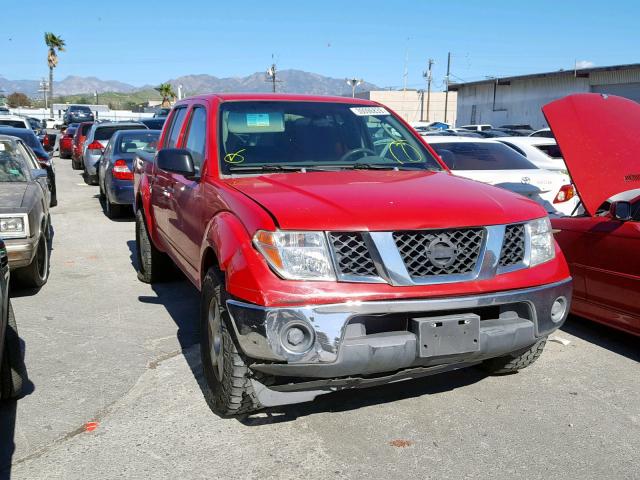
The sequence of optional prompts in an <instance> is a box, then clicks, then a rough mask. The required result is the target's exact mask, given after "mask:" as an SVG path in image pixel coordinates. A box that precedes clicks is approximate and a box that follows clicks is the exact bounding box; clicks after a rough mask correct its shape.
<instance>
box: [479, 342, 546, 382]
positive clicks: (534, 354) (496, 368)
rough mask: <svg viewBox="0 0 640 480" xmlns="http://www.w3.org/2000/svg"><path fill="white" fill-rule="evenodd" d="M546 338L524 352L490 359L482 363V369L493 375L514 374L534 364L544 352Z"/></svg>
mask: <svg viewBox="0 0 640 480" xmlns="http://www.w3.org/2000/svg"><path fill="white" fill-rule="evenodd" d="M546 343H547V337H544V338H541V339H540V340H538V341H537V342H536V343H534V344H533V345H531V346H530V347H529V348H527V349H526V350H524V351H522V350H521V351H520V352H516V353H512V354H509V355H506V356H504V357H498V358H491V359H489V360H485V361H484V362H482V368H483V369H484V370H485V371H488V372H489V373H491V374H494V375H501V374H504V373H515V372H517V371H518V370H522V369H523V368H527V367H528V366H529V365H531V364H532V363H534V362H535V361H536V360H538V358H540V355H542V351H543V350H544V346H545V344H546Z"/></svg>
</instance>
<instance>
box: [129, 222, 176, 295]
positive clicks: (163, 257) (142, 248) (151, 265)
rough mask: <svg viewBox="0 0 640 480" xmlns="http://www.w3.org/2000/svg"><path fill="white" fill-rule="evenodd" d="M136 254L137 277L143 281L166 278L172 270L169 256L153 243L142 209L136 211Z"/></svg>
mask: <svg viewBox="0 0 640 480" xmlns="http://www.w3.org/2000/svg"><path fill="white" fill-rule="evenodd" d="M136 254H137V256H138V279H139V280H140V281H141V282H144V283H155V282H160V281H162V280H167V279H168V278H169V277H170V276H171V275H170V273H171V272H172V271H173V265H172V263H171V259H170V258H169V256H168V255H167V254H166V253H164V252H161V251H160V250H158V249H157V248H156V246H155V245H154V244H153V241H152V240H151V238H150V237H149V231H148V230H147V223H146V222H145V220H144V214H143V212H142V210H138V211H137V212H136Z"/></svg>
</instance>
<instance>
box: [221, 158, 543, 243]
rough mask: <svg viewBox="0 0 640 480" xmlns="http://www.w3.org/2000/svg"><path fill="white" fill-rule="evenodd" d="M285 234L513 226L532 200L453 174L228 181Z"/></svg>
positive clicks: (526, 215)
mask: <svg viewBox="0 0 640 480" xmlns="http://www.w3.org/2000/svg"><path fill="white" fill-rule="evenodd" d="M227 182H228V184H229V185H231V186H233V187H235V188H236V189H238V190H239V191H241V192H242V193H244V194H245V195H247V196H248V197H250V198H252V199H253V200H254V201H255V202H257V203H259V204H260V205H262V206H263V207H264V208H265V209H266V210H267V211H268V212H269V213H270V214H271V215H272V216H273V217H274V219H275V221H276V224H277V225H278V226H279V227H280V228H283V229H287V230H296V229H298V230H334V231H335V230H371V231H385V230H405V229H406V230H414V229H428V228H443V227H447V228H452V227H466V226H476V225H494V224H505V223H514V222H519V221H523V220H530V219H532V218H537V217H542V216H544V215H545V211H544V209H542V208H541V207H540V206H539V205H537V204H536V203H535V202H532V201H531V200H528V199H526V198H524V197H521V196H519V195H515V194H513V193H511V192H508V191H506V190H502V189H499V188H496V187H492V186H490V185H485V184H482V183H479V182H475V181H472V180H467V179H463V178H459V177H455V176H453V175H450V174H449V173H433V172H410V171H399V172H396V171H375V170H342V171H337V172H307V173H299V172H298V173H283V174H274V175H262V176H251V177H241V178H234V179H229V180H228V181H227Z"/></svg>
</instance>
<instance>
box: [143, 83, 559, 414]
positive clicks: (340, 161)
mask: <svg viewBox="0 0 640 480" xmlns="http://www.w3.org/2000/svg"><path fill="white" fill-rule="evenodd" d="M135 211H136V240H137V252H138V261H139V273H138V275H139V278H140V279H141V280H142V281H144V282H155V281H159V280H161V279H163V278H164V277H165V276H166V275H167V272H168V271H170V262H171V261H172V262H173V263H175V264H176V265H177V266H178V267H179V268H180V270H182V271H183V272H184V273H185V275H186V276H187V277H188V278H189V279H190V280H191V281H192V282H193V284H194V285H195V286H196V287H197V288H198V289H199V290H200V291H201V292H202V296H201V318H200V325H201V352H202V363H203V367H204V372H205V376H206V380H207V383H208V386H209V390H210V398H209V401H210V405H211V407H212V408H213V409H214V410H215V411H217V412H219V413H221V414H223V415H233V414H241V413H246V412H249V411H252V410H255V409H258V408H261V407H265V406H273V405H281V404H287V403H294V402H302V401H309V400H312V399H313V398H315V397H316V396H317V395H320V394H323V393H327V392H331V391H335V390H340V389H344V388H357V387H366V386H371V385H378V384H382V383H390V382H396V381H400V380H405V379H407V378H415V377H419V376H424V375H431V374H435V373H441V372H446V371H449V370H454V369H458V368H462V367H466V366H471V365H481V366H483V367H484V368H486V369H488V370H489V371H491V372H497V373H505V372H514V371H517V370H519V369H522V368H524V367H526V366H528V365H530V364H531V363H532V362H534V361H535V360H536V359H537V358H538V356H539V355H540V353H541V352H542V349H543V347H544V345H545V340H546V338H547V336H548V335H549V333H551V332H552V331H554V330H555V329H557V328H558V327H559V326H560V325H561V324H562V323H563V321H564V320H565V317H566V315H567V312H568V310H569V307H570V302H571V293H572V286H571V277H570V275H569V270H568V267H567V264H566V262H565V259H564V257H563V255H562V253H561V251H560V250H559V248H558V247H557V245H556V243H555V241H554V239H553V235H552V232H551V227H550V223H549V219H548V218H547V216H546V213H545V211H544V210H543V209H542V207H540V206H539V205H537V204H536V203H534V202H532V201H530V200H528V199H526V198H524V197H521V196H518V195H515V194H513V193H510V192H507V191H505V190H501V189H499V188H495V187H491V186H488V185H484V184H481V183H477V182H474V181H471V180H466V179H462V178H458V177H455V176H453V175H451V174H450V172H449V171H448V170H447V168H446V166H445V165H444V164H443V162H442V161H441V160H440V158H439V157H438V156H437V154H436V153H435V152H434V151H433V150H432V149H431V148H430V147H429V146H428V144H427V143H425V141H424V140H422V138H421V137H420V136H419V135H417V134H416V133H415V132H414V131H413V130H412V129H411V127H409V126H408V125H407V124H406V123H405V122H404V121H403V120H402V119H401V118H399V117H398V116H397V115H396V114H395V113H393V112H392V111H390V110H388V109H387V108H385V107H383V106H382V105H380V104H377V103H374V102H370V101H365V100H358V99H351V98H333V97H314V96H302V95H263V94H220V95H206V96H200V97H195V98H190V99H187V100H183V101H180V102H178V103H177V104H176V105H175V106H174V107H173V109H172V111H171V114H170V116H169V118H168V120H167V122H166V124H165V126H164V130H163V133H162V136H161V139H160V144H159V149H158V151H157V153H156V154H155V157H154V158H151V159H146V160H145V159H140V158H139V159H138V160H137V161H136V164H135Z"/></svg>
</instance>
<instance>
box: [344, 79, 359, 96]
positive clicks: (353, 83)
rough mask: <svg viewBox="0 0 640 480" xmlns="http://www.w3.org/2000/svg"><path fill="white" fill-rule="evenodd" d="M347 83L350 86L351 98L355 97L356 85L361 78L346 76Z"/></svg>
mask: <svg viewBox="0 0 640 480" xmlns="http://www.w3.org/2000/svg"><path fill="white" fill-rule="evenodd" d="M345 80H346V81H347V85H349V86H350V87H351V98H356V87H357V86H358V85H360V84H361V83H362V82H363V80H362V79H361V78H346V79H345Z"/></svg>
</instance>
